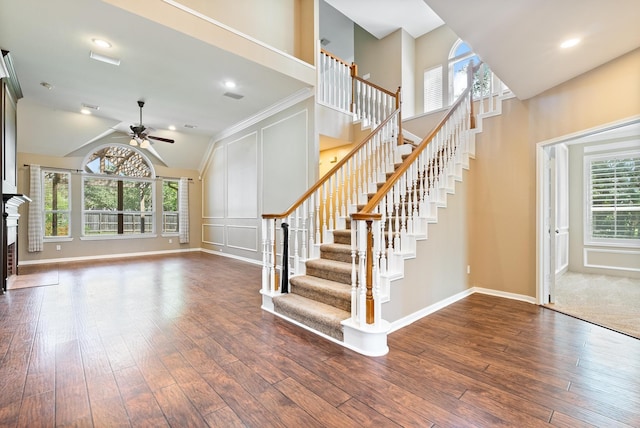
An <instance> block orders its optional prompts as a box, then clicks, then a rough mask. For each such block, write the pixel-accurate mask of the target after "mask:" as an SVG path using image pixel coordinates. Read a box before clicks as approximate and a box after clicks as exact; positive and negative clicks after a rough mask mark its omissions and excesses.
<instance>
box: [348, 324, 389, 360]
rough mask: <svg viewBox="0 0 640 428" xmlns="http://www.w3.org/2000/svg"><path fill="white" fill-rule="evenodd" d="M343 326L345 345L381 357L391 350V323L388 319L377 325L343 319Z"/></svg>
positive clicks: (359, 351) (358, 351) (371, 355)
mask: <svg viewBox="0 0 640 428" xmlns="http://www.w3.org/2000/svg"><path fill="white" fill-rule="evenodd" d="M342 328H343V329H344V330H343V331H344V346H345V347H347V348H349V349H351V350H353V351H356V352H357V353H359V354H362V355H366V356H368V357H380V356H382V355H386V354H387V353H388V352H389V347H388V346H387V334H388V333H389V330H390V328H391V324H389V323H388V322H387V321H385V320H381V321H380V323H379V325H377V326H370V325H368V324H366V325H365V326H360V325H358V324H356V323H354V322H353V320H352V319H351V318H349V319H347V320H344V321H342Z"/></svg>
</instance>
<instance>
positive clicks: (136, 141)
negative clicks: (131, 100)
mask: <svg viewBox="0 0 640 428" xmlns="http://www.w3.org/2000/svg"><path fill="white" fill-rule="evenodd" d="M138 107H140V123H139V124H138V125H131V126H130V127H129V129H131V141H129V145H131V146H138V145H140V148H141V149H148V148H149V147H151V142H150V141H149V140H156V141H162V142H164V143H171V144H173V143H174V140H171V139H169V138H162V137H155V136H153V135H149V131H150V130H152V129H151V128H146V127H145V126H144V125H143V124H142V107H144V101H138Z"/></svg>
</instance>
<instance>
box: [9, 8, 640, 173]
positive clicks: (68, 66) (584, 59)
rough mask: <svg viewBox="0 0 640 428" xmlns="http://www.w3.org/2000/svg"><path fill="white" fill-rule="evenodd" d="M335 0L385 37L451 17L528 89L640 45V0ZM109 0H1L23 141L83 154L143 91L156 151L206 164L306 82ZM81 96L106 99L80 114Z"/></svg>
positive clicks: (123, 124)
mask: <svg viewBox="0 0 640 428" xmlns="http://www.w3.org/2000/svg"><path fill="white" fill-rule="evenodd" d="M137 1H141V0H137ZM327 2H328V3H329V4H331V5H332V6H333V7H335V8H336V9H338V10H340V11H342V13H343V14H345V15H346V16H347V17H349V18H350V19H352V20H353V21H354V22H356V23H358V24H359V25H360V26H362V27H363V28H365V29H366V30H368V31H370V32H371V33H372V34H374V35H377V36H378V37H384V35H386V34H388V33H389V32H392V31H395V30H396V29H397V28H405V30H406V31H407V32H409V33H410V34H411V35H413V36H414V37H418V36H420V35H422V34H424V32H427V31H430V30H431V29H433V28H435V27H437V26H438V25H440V24H441V22H442V21H444V22H446V23H447V25H448V26H449V27H450V28H451V29H452V30H453V31H454V32H456V33H457V34H458V35H459V36H460V37H461V38H462V39H464V40H465V41H467V42H468V43H469V44H470V45H471V46H472V47H473V49H474V50H475V51H476V53H478V54H479V55H480V56H481V57H482V58H483V60H484V61H485V62H487V63H488V64H489V65H490V66H491V68H492V69H493V70H494V71H495V72H496V73H497V74H498V76H500V77H501V78H502V80H503V81H505V82H506V83H507V85H508V86H509V87H510V88H511V89H512V90H513V91H514V92H515V93H516V95H517V96H518V97H520V98H522V99H526V98H528V97H531V96H533V95H535V94H538V93H540V92H542V91H544V90H546V89H549V88H551V87H553V86H555V85H557V84H559V83H562V82H563V81H566V80H568V79H570V78H572V77H574V76H577V75H579V74H581V73H584V72H586V71H588V70H590V69H592V68H595V67H597V66H599V65H601V64H603V63H605V62H607V61H609V60H611V59H613V58H615V57H617V56H620V55H622V54H624V53H625V52H629V51H631V50H633V49H636V48H638V47H639V46H640V25H638V24H637V23H638V22H640V2H639V1H638V0H615V1H613V2H605V1H603V0H562V1H558V0H518V1H504V0H485V1H482V2H479V1H477V0H456V1H450V0H425V1H423V0H327ZM110 3H115V1H110V0H82V1H78V0H56V1H41V0H19V1H16V0H0V11H1V13H0V48H2V49H5V50H9V51H11V53H12V58H13V60H14V62H15V67H16V70H17V73H18V76H19V79H20V84H21V86H22V89H23V92H24V98H23V99H22V100H21V101H20V103H19V113H20V115H19V130H20V135H19V141H20V142H21V146H20V147H19V150H21V151H27V152H34V153H40V154H46V155H52V156H66V155H76V154H79V153H80V152H81V151H82V147H83V146H86V145H88V144H92V142H93V141H96V140H99V139H100V138H105V139H108V138H111V137H112V136H113V135H115V134H117V133H118V132H120V131H125V132H126V131H127V130H128V127H129V125H132V124H137V123H138V119H139V111H138V106H137V104H136V101H137V100H139V99H143V100H145V101H146V105H145V107H144V123H145V125H147V126H152V127H154V128H155V131H154V135H158V136H160V137H165V138H171V139H175V140H176V143H175V144H173V145H171V144H166V143H156V144H155V145H154V146H153V148H154V150H155V151H156V152H157V155H158V157H159V159H161V160H162V161H164V162H165V163H166V164H167V165H169V166H172V167H177V168H188V169H197V168H198V167H199V166H200V163H201V161H202V159H203V158H204V156H205V153H206V150H207V148H208V145H209V142H210V140H211V137H212V136H214V135H216V134H219V133H220V132H223V131H224V130H225V129H228V128H229V127H231V126H233V125H235V124H237V123H239V122H241V121H243V120H244V119H246V118H247V117H249V116H251V115H253V114H256V113H258V112H260V111H261V110H264V109H267V108H269V107H270V106H273V105H274V104H276V103H277V102H279V101H280V100H282V99H285V98H287V97H291V96H292V95H294V94H296V93H299V92H300V91H301V90H304V89H305V88H308V87H309V84H308V82H305V81H302V80H300V79H297V78H295V77H291V76H290V75H287V74H286V73H280V72H278V71H276V70H274V69H273V68H269V67H265V66H264V65H261V64H259V63H256V62H254V61H250V60H248V59H246V58H244V57H241V56H238V55H234V54H232V53H230V52H228V51H226V50H224V49H221V48H219V47H216V46H214V45H212V44H210V43H206V42H204V41H202V40H198V39H196V38H193V37H190V36H188V35H186V34H185V33H184V32H180V31H176V30H174V29H171V28H168V27H167V26H165V25H161V24H159V23H157V22H154V21H153V20H150V19H147V18H144V17H142V16H140V14H134V13H130V12H128V11H126V10H123V9H122V8H120V7H116V6H114V5H112V4H110ZM144 3H145V4H162V5H165V6H166V4H167V3H168V2H167V1H165V0H145V1H144ZM230 3H231V2H230ZM230 7H233V6H230ZM96 37H98V38H106V39H109V40H110V41H111V42H113V47H112V48H111V49H109V50H108V55H109V56H112V57H117V58H119V59H121V63H120V65H119V66H114V65H111V64H107V63H103V62H98V61H94V60H92V59H90V58H89V52H90V51H91V50H93V51H96V52H98V53H101V54H106V52H107V51H105V50H100V49H99V48H96V47H95V46H93V45H91V39H92V38H96ZM568 37H581V38H582V43H581V44H580V45H578V46H576V47H575V48H574V49H573V50H571V51H561V50H560V49H558V44H559V43H560V41H562V40H564V39H565V38H568ZM229 78H232V79H234V80H236V82H238V87H236V88H235V89H234V90H233V92H237V93H239V94H241V95H243V96H244V98H242V99H240V100H237V99H233V98H229V97H225V96H223V93H224V92H226V91H227V89H226V88H224V87H223V86H222V82H223V81H224V80H225V79H229ZM43 82H47V83H49V84H50V85H51V87H52V88H51V89H47V88H46V87H44V86H42V85H41V83H43ZM82 103H85V104H88V105H93V106H99V107H100V108H99V110H97V111H94V114H93V115H91V116H84V115H80V114H79V113H78V112H79V110H80V108H81V104H82ZM169 125H174V126H176V127H177V130H175V131H170V130H168V127H169ZM184 125H195V126H196V127H195V128H185V127H184Z"/></svg>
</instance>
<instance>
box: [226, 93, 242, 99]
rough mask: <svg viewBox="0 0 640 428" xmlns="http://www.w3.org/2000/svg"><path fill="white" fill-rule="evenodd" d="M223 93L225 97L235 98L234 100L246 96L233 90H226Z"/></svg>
mask: <svg viewBox="0 0 640 428" xmlns="http://www.w3.org/2000/svg"><path fill="white" fill-rule="evenodd" d="M223 95H224V96H225V97H229V98H233V99H234V100H239V99H241V98H244V95H240V94H234V93H233V92H225V93H224V94H223Z"/></svg>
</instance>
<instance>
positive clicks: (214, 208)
mask: <svg viewBox="0 0 640 428" xmlns="http://www.w3.org/2000/svg"><path fill="white" fill-rule="evenodd" d="M225 147H226V146H225V145H222V144H221V145H219V146H217V147H216V148H215V149H213V152H212V154H211V162H210V164H209V168H207V170H206V171H205V174H204V179H203V183H202V217H203V218H224V213H225V205H224V204H225V199H226V198H225V190H226V183H225V169H226V160H225Z"/></svg>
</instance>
